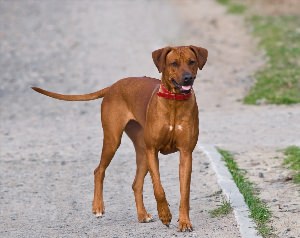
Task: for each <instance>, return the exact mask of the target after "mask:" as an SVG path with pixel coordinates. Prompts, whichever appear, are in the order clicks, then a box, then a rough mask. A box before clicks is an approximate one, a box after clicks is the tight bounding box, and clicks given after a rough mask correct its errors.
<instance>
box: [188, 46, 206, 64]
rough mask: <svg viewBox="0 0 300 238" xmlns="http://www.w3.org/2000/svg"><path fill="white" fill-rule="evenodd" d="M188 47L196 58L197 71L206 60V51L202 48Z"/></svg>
mask: <svg viewBox="0 0 300 238" xmlns="http://www.w3.org/2000/svg"><path fill="white" fill-rule="evenodd" d="M189 47H190V49H191V50H192V51H194V53H195V55H196V57H197V61H198V66H199V69H202V68H203V66H204V65H205V63H206V60H207V56H208V51H207V49H204V48H202V47H197V46H193V45H190V46H189Z"/></svg>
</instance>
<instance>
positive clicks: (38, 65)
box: [0, 0, 240, 238]
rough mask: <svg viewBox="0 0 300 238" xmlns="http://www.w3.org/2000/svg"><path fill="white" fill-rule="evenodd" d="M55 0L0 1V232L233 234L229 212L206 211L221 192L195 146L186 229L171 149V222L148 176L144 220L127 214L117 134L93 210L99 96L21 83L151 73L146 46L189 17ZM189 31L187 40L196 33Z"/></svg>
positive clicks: (130, 166) (89, 83) (129, 170)
mask: <svg viewBox="0 0 300 238" xmlns="http://www.w3.org/2000/svg"><path fill="white" fill-rule="evenodd" d="M63 3H64V4H62V3H61V1H58V0H57V1H56V0H55V1H54V0H53V1H47V2H46V1H43V2H38V1H18V2H13V1H1V3H0V37H1V40H0V55H1V57H0V69H1V76H0V78H1V85H0V110H1V114H0V115H1V124H0V136H1V138H0V141H1V149H0V157H1V160H0V236H1V237H228V238H232V237H240V235H239V231H238V228H237V225H236V222H235V220H234V217H233V215H232V214H230V215H229V216H226V217H224V218H211V217H210V215H209V211H210V210H212V209H214V208H216V207H217V205H220V204H221V201H220V200H221V198H220V196H216V195H213V194H214V193H216V192H217V191H219V189H220V188H219V187H218V185H217V183H216V178H215V175H214V173H213V171H212V170H211V168H210V165H209V162H208V161H207V159H206V158H205V157H203V156H202V155H201V154H200V152H199V151H198V150H196V151H195V154H194V158H195V159H194V165H193V177H192V189H191V219H192V222H193V225H194V228H195V231H194V232H191V233H178V232H177V218H178V204H179V188H178V158H177V155H172V156H168V157H162V158H161V162H160V165H161V174H162V180H163V184H164V187H165V188H166V194H167V197H168V200H169V203H170V205H171V210H172V212H173V221H172V224H171V228H169V229H168V228H166V227H165V226H163V225H162V224H161V223H160V222H159V221H158V218H157V212H156V204H155V201H154V197H153V191H152V185H151V183H150V179H149V176H148V177H147V179H146V185H145V195H144V197H145V203H146V206H147V208H148V211H149V212H150V213H152V214H153V215H154V218H155V222H153V223H150V224H139V223H137V220H136V211H135V204H134V197H133V193H132V190H131V183H132V181H133V178H134V171H135V160H134V157H135V156H134V153H133V147H132V145H131V143H130V142H129V140H128V139H127V138H126V137H124V139H123V141H122V145H121V147H120V149H119V151H118V153H117V155H116V156H115V159H114V160H113V161H112V163H111V165H110V167H109V169H108V171H107V173H106V180H105V193H104V194H105V195H104V196H105V202H106V214H105V217H104V218H103V219H96V218H95V217H94V216H93V215H92V213H91V203H92V196H93V170H94V169H95V167H96V166H97V163H98V160H99V152H100V150H101V140H102V138H103V136H102V130H101V126H100V123H99V104H100V101H94V102H88V103H70V102H61V101H56V100H51V99H49V98H46V97H43V96H41V95H38V94H36V93H34V92H32V91H31V90H29V87H30V86H33V85H38V86H42V87H44V88H46V89H49V90H53V91H57V92H62V93H85V92H91V91H94V90H95V89H99V88H102V87H104V86H107V85H110V84H111V83H113V82H114V81H116V80H118V79H119V78H121V77H126V76H129V75H130V76H142V75H149V76H154V77H159V75H158V73H157V71H156V69H155V66H154V64H153V62H152V59H151V52H152V50H154V49H157V48H159V47H162V46H165V45H169V44H173V45H179V44H182V43H185V44H187V43H189V41H188V38H184V37H187V36H189V35H193V34H192V33H193V32H190V31H191V30H193V29H190V28H186V24H189V23H188V22H185V20H186V17H184V16H181V17H179V14H180V13H181V10H180V9H178V8H177V5H176V4H175V2H167V1H166V2H165V1H164V2H163V3H162V2H161V1H134V2H132V1H118V2H117V3H116V2H113V3H112V2H109V1H89V2H88V4H86V1H71V0H69V1H64V2H63ZM197 7H199V6H197ZM213 7H215V5H212V6H210V8H213ZM146 8H147V10H145V9H146ZM190 8H191V10H193V7H192V6H190ZM207 10H208V11H210V9H207ZM211 10H213V9H211ZM206 24H209V22H206V23H204V25H206ZM183 36H184V37H183ZM199 39H200V40H199V42H197V45H199V44H201V45H202V44H203V45H205V44H204V43H202V39H201V38H199ZM211 67H212V66H208V70H207V71H206V73H208V74H210V73H209V71H210V70H211ZM204 74H205V73H204V72H203V75H204ZM199 85H200V84H198V85H197V86H196V87H195V90H196V91H197V90H198V87H199Z"/></svg>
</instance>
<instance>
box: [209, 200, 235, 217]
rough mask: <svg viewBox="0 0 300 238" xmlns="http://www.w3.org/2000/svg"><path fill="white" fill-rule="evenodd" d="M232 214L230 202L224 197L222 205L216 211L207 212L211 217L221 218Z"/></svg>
mask: <svg viewBox="0 0 300 238" xmlns="http://www.w3.org/2000/svg"><path fill="white" fill-rule="evenodd" d="M231 212H232V207H231V204H230V201H227V200H226V199H225V198H224V197H222V205H221V206H219V207H218V208H216V209H213V210H211V211H209V214H210V215H211V217H223V216H226V215H228V214H229V213H231Z"/></svg>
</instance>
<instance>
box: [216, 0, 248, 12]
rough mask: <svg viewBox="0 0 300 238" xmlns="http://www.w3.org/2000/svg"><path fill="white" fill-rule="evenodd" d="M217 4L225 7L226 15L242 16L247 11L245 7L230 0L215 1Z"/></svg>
mask: <svg viewBox="0 0 300 238" xmlns="http://www.w3.org/2000/svg"><path fill="white" fill-rule="evenodd" d="M217 2H219V3H220V4H223V5H225V6H227V9H228V13H232V14H243V13H244V12H245V11H246V10H247V8H246V6H245V5H243V4H239V3H236V2H234V1H231V0H217Z"/></svg>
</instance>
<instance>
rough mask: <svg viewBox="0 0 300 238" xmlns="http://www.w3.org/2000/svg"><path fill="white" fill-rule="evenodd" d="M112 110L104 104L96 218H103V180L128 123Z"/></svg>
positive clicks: (95, 173) (96, 194)
mask: <svg viewBox="0 0 300 238" xmlns="http://www.w3.org/2000/svg"><path fill="white" fill-rule="evenodd" d="M112 108H113V107H112V106H111V107H110V106H109V105H107V106H106V104H104V102H103V103H102V108H101V109H102V110H101V121H102V127H103V132H104V139H103V146H102V153H101V159H100V163H99V165H98V167H97V168H96V169H95V171H94V183H95V187H94V200H93V209H92V210H93V213H94V214H95V215H96V217H101V216H102V215H103V214H104V202H103V180H104V177H105V170H106V168H107V167H108V166H109V164H110V162H111V160H112V158H113V156H114V155H115V153H116V151H117V149H118V148H119V146H120V143H121V137H122V134H123V131H124V128H125V126H126V124H127V121H128V120H127V121H126V118H124V116H123V117H122V115H117V113H116V112H118V110H117V111H114V112H113V111H112ZM108 115H109V116H108Z"/></svg>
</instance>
